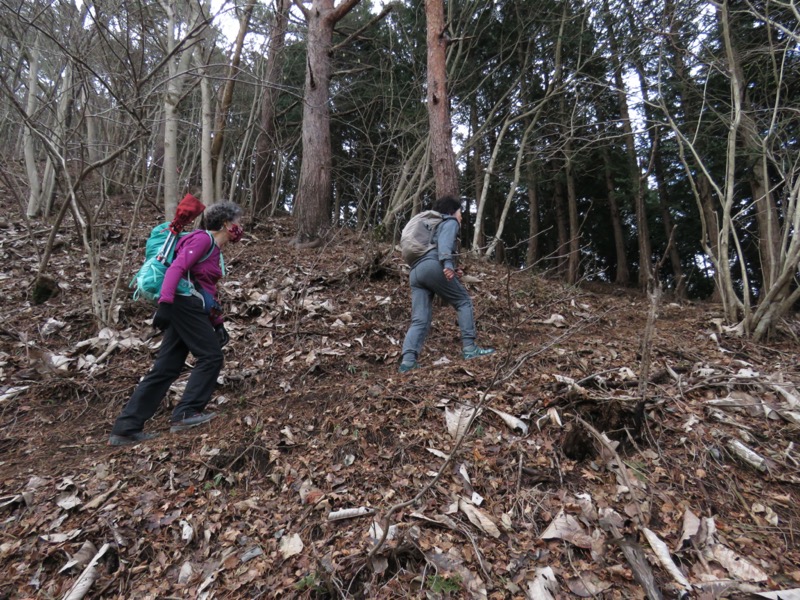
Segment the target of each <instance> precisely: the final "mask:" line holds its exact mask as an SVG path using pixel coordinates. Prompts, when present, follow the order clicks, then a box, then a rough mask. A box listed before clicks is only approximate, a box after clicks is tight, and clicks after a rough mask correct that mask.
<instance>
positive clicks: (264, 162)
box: [253, 0, 292, 214]
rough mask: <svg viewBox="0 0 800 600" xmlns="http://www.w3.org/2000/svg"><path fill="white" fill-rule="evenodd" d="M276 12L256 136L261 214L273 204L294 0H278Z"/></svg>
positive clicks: (256, 193)
mask: <svg viewBox="0 0 800 600" xmlns="http://www.w3.org/2000/svg"><path fill="white" fill-rule="evenodd" d="M275 4H276V6H275V15H274V20H273V23H272V28H271V30H270V34H269V47H268V50H267V71H266V73H265V74H264V85H263V91H262V97H261V130H260V131H259V135H258V138H257V139H256V154H255V169H256V174H255V178H254V180H253V204H254V208H255V211H254V212H255V213H256V214H259V213H261V212H262V211H264V210H266V209H267V207H269V206H270V205H272V203H273V199H272V181H273V178H274V169H275V167H276V165H275V160H276V157H275V153H276V142H275V107H276V105H277V102H278V91H279V84H280V80H281V73H282V71H283V56H284V52H283V50H284V39H285V37H286V27H287V24H288V22H289V7H291V5H292V2H291V0H276V2H275Z"/></svg>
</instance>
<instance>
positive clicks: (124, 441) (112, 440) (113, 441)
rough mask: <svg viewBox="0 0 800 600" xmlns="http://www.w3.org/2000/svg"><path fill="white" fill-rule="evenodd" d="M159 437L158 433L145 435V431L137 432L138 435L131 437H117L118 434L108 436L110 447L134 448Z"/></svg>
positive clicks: (133, 434) (131, 435) (134, 434)
mask: <svg viewBox="0 0 800 600" xmlns="http://www.w3.org/2000/svg"><path fill="white" fill-rule="evenodd" d="M157 437H158V434H157V433H145V432H144V431H137V432H136V433H132V434H130V435H117V434H116V433H112V434H111V435H110V436H108V445H109V446H133V445H134V444H138V443H139V442H146V441H147V440H152V439H155V438H157Z"/></svg>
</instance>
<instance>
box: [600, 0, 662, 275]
mask: <svg viewBox="0 0 800 600" xmlns="http://www.w3.org/2000/svg"><path fill="white" fill-rule="evenodd" d="M603 10H604V17H605V19H606V28H607V29H608V40H609V45H610V47H611V62H612V66H613V69H614V85H615V86H616V89H617V104H618V106H619V112H620V118H621V121H622V132H623V139H624V141H625V150H626V153H627V157H628V171H629V173H630V179H631V184H632V186H633V189H632V193H633V207H634V211H635V213H636V235H637V239H638V240H639V288H640V289H642V290H646V289H647V284H648V282H649V280H650V277H651V274H652V270H653V265H652V250H651V246H650V231H649V227H648V224H647V213H646V211H645V202H644V189H645V186H644V183H643V181H642V173H641V169H640V168H639V159H638V158H637V156H636V140H635V139H634V137H633V127H632V125H631V117H630V111H629V108H628V96H627V93H626V91H625V80H624V78H623V76H622V63H621V62H620V60H619V57H620V56H621V53H620V51H619V48H618V46H619V44H618V42H617V38H616V33H615V32H614V25H613V23H612V20H611V19H612V15H611V11H610V9H609V6H608V0H603Z"/></svg>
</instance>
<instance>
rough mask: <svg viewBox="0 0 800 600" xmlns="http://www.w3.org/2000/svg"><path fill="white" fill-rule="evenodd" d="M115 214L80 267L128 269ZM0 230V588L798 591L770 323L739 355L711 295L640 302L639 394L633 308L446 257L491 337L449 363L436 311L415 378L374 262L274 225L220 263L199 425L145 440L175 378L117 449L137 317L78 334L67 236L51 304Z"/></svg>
mask: <svg viewBox="0 0 800 600" xmlns="http://www.w3.org/2000/svg"><path fill="white" fill-rule="evenodd" d="M126 210H127V209H124V210H120V211H119V212H118V213H115V216H114V218H113V219H111V220H109V221H106V222H103V223H101V224H100V227H101V228H102V236H103V240H104V241H103V245H102V253H103V264H104V265H106V266H107V267H108V272H107V273H106V276H107V282H108V284H109V285H111V284H112V283H113V281H114V280H115V279H116V277H117V270H118V265H119V264H124V265H125V267H124V276H123V281H127V279H129V277H130V274H131V273H132V272H133V270H134V269H135V266H136V263H138V262H139V260H140V259H139V250H138V249H137V248H131V249H130V251H129V252H128V254H127V255H126V256H124V257H123V256H122V254H123V250H124V239H125V234H126V231H127V226H128V225H127V220H126V218H125V217H124V215H125V213H126ZM4 214H6V215H13V214H18V213H17V212H15V211H11V210H6V211H4ZM148 219H149V221H148V222H146V223H142V224H140V225H137V230H138V233H137V235H136V236H135V239H136V240H137V244H141V243H143V240H144V238H145V237H146V232H147V230H148V228H149V227H150V226H152V225H153V224H155V222H156V221H155V219H156V213H155V211H153V212H152V214H150V215H149V217H148ZM0 227H2V236H0V254H1V255H2V258H3V261H2V267H0V285H2V294H3V303H4V310H3V312H2V321H1V322H0V378H2V379H1V380H0V385H1V386H2V387H0V449H2V452H0V474H2V475H1V476H0V573H2V574H3V575H2V577H0V582H1V583H0V598H33V597H36V598H61V597H65V595H66V594H68V592H70V590H72V591H73V595H72V596H71V597H73V598H78V597H81V595H82V594H81V590H80V585H79V581H78V580H79V579H80V578H81V576H82V575H83V577H84V580H89V581H90V582H91V587H90V589H89V591H88V595H87V596H86V597H91V598H118V599H122V598H257V597H261V598H272V597H283V598H296V597H317V598H324V597H352V598H408V597H430V598H444V597H452V598H462V597H463V598H487V597H488V598H525V597H533V598H548V597H552V596H556V597H567V596H570V595H577V596H580V597H599V596H604V597H614V598H620V597H623V598H642V597H644V596H645V595H647V596H649V597H651V598H654V597H658V595H659V594H663V595H664V596H665V597H675V596H677V595H678V594H679V592H680V591H681V590H683V589H688V588H689V587H691V588H692V589H693V590H694V591H695V592H696V593H698V595H699V596H700V597H704V598H713V597H717V596H718V595H720V594H722V593H723V592H725V591H726V590H727V591H728V592H730V591H732V590H748V589H759V590H766V589H785V588H793V587H800V567H798V565H800V549H799V548H798V541H797V539H796V531H797V529H798V527H800V516H799V515H798V493H800V488H798V482H800V449H798V448H797V442H798V438H799V437H800V436H799V435H798V432H799V431H800V429H799V428H798V425H800V393H798V391H797V386H798V385H799V384H800V373H798V369H797V341H796V337H792V336H793V335H795V336H796V333H797V330H798V323H797V321H796V320H794V321H792V322H788V323H786V328H785V330H784V331H783V332H781V333H780V334H779V337H777V338H776V339H774V340H773V341H772V342H771V344H770V345H768V346H767V345H758V346H756V345H753V344H750V343H748V342H746V341H742V340H740V339H736V338H731V337H726V336H725V335H724V334H723V331H722V329H721V327H720V324H719V323H720V322H719V321H718V320H717V318H718V317H719V312H718V307H716V306H714V305H706V304H682V305H678V304H675V303H672V302H671V301H670V299H669V298H664V299H663V301H662V303H661V305H660V307H659V310H658V313H657V317H656V318H655V321H654V322H653V323H654V329H653V332H652V337H651V342H650V344H649V351H650V352H649V354H650V359H649V360H647V358H646V356H647V353H645V361H644V363H645V366H646V367H647V370H648V373H649V374H648V377H647V381H646V382H645V383H646V384H647V385H646V386H645V385H642V384H641V383H640V382H639V373H640V372H641V371H640V370H641V368H642V364H643V363H642V352H641V350H642V339H643V336H644V335H645V332H646V329H647V324H648V315H649V314H650V311H651V304H650V301H649V300H648V298H647V297H644V296H641V295H638V294H636V293H634V292H631V291H630V290H621V289H616V288H612V287H592V286H583V287H577V288H572V287H570V288H568V287H564V286H562V285H561V284H559V283H557V282H554V281H550V280H547V279H543V278H539V277H538V276H535V275H533V274H531V273H530V272H512V271H509V270H507V269H505V268H504V267H501V266H497V265H493V264H488V263H484V262H470V261H467V265H466V267H467V273H468V275H469V281H470V283H468V287H469V288H470V290H471V293H472V294H473V298H474V301H475V308H476V316H477V320H478V327H479V337H480V340H481V342H483V343H485V344H487V345H491V346H493V347H495V348H497V350H498V352H497V354H496V355H495V356H492V357H490V358H486V359H481V360H476V361H469V362H465V361H462V360H461V359H460V355H459V343H458V339H457V337H458V328H457V326H456V324H455V322H454V321H455V315H454V312H453V311H452V310H451V309H449V308H447V307H437V309H436V312H435V315H434V326H433V329H432V333H431V336H430V337H429V340H428V342H427V345H426V348H425V354H424V357H423V362H424V368H422V369H420V370H417V371H413V372H411V373H409V374H405V375H400V374H399V373H397V364H398V361H399V349H400V343H401V342H402V338H403V335H404V333H405V328H406V326H407V324H408V318H409V313H410V302H409V292H408V287H407V282H406V275H405V272H404V269H403V267H402V265H401V262H400V259H399V253H397V252H394V251H392V248H391V247H390V246H388V245H386V244H382V243H378V242H374V241H371V240H369V239H367V238H359V237H357V236H355V234H353V233H352V232H348V231H337V232H335V233H334V234H332V236H331V238H330V240H329V242H328V243H327V244H326V245H325V246H324V247H322V248H319V249H316V250H311V251H297V250H294V249H292V247H291V246H290V245H289V244H288V243H287V242H288V241H289V240H290V239H291V238H292V236H293V235H294V230H293V225H292V222H291V221H290V220H288V219H286V220H281V219H277V220H273V221H269V222H266V223H262V224H260V225H258V226H251V227H249V229H248V231H247V234H246V238H245V240H244V241H243V242H242V243H241V244H240V245H238V246H235V247H231V248H230V249H229V250H228V251H226V262H227V266H228V269H229V276H228V277H227V279H226V280H225V283H224V289H223V292H222V295H223V298H224V300H225V304H226V306H227V308H228V311H229V326H228V328H229V331H230V333H231V337H232V342H231V343H230V345H229V346H228V348H227V349H226V364H225V366H224V368H223V372H222V375H221V377H220V381H219V384H220V385H219V388H218V390H217V392H216V394H215V399H214V400H213V403H212V407H213V409H214V410H216V411H218V412H219V418H217V419H216V420H215V421H213V422H212V424H211V426H210V427H206V428H198V429H195V430H192V431H188V432H184V433H180V434H169V433H168V404H171V403H174V402H175V400H176V397H177V395H178V394H179V392H180V389H181V385H182V382H185V375H184V376H183V377H182V378H181V379H180V380H179V381H178V383H176V385H175V386H174V391H173V392H171V393H170V396H169V398H168V402H166V403H165V405H164V407H163V410H162V411H161V412H159V414H157V416H156V417H155V418H154V419H153V421H152V422H151V423H150V424H149V429H150V430H155V431H160V432H162V436H161V437H160V438H158V439H156V440H153V441H150V442H147V443H144V444H141V445H140V446H137V447H134V448H123V449H119V448H111V447H109V446H107V445H106V440H107V436H108V433H109V430H110V426H111V423H112V421H113V419H114V418H115V416H116V415H117V413H118V411H119V410H120V408H121V407H122V405H123V404H124V403H125V401H126V400H127V398H128V396H129V394H130V392H131V390H132V389H133V387H134V385H135V384H136V382H137V381H138V379H139V378H140V377H141V376H142V375H143V374H144V373H145V371H146V370H147V369H148V368H149V366H150V364H151V361H152V358H153V356H154V353H155V351H156V349H157V345H158V343H159V340H160V337H159V336H155V335H153V332H152V331H151V330H150V328H149V317H150V314H151V310H150V309H149V308H148V307H147V306H146V305H144V304H142V303H137V302H133V301H132V300H131V299H130V298H128V297H127V295H126V294H123V297H124V301H122V302H121V304H120V309H119V310H118V311H114V315H115V320H114V322H113V323H112V324H110V325H109V326H108V327H106V328H104V329H102V331H99V332H98V328H97V327H96V326H95V324H94V323H93V319H92V316H91V304H90V286H89V283H90V282H89V275H88V273H87V271H86V269H85V264H84V261H83V258H82V251H81V245H80V243H79V241H78V240H76V239H74V238H73V237H71V234H70V232H69V230H68V229H65V230H64V232H63V234H62V235H60V236H59V238H58V240H57V246H56V249H55V251H54V254H53V257H52V259H51V268H50V272H51V273H52V274H53V275H54V276H55V278H56V280H57V281H58V284H59V293H58V294H57V295H56V296H55V297H53V298H51V299H50V300H49V301H47V302H46V303H44V304H41V305H33V304H32V302H31V299H30V297H29V289H28V286H29V284H30V283H31V281H32V278H33V275H34V273H35V270H36V264H37V251H38V252H41V250H42V247H43V245H44V242H45V239H44V237H45V236H44V235H43V234H42V233H41V232H42V231H44V230H46V228H45V227H43V226H42V225H41V224H37V223H31V224H28V225H26V224H25V223H24V222H20V221H17V220H15V219H14V217H9V216H7V217H5V218H4V219H3V220H2V222H0ZM34 245H35V246H36V247H37V249H36V250H35V249H34ZM793 331H794V333H793ZM473 416H474V418H472V417H473ZM604 434H605V435H604ZM347 509H362V510H360V511H355V514H353V513H341V512H340V511H345V510H347ZM342 516H346V517H349V518H338V517H342ZM384 534H386V535H385V536H384ZM384 537H385V539H381V538H384ZM93 559H94V560H93ZM74 586H77V589H76V587H74ZM549 594H552V596H549Z"/></svg>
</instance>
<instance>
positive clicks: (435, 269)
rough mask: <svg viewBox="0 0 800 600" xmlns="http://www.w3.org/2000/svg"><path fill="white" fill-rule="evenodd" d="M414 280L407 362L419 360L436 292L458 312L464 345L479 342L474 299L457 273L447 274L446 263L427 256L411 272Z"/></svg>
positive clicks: (412, 281)
mask: <svg viewBox="0 0 800 600" xmlns="http://www.w3.org/2000/svg"><path fill="white" fill-rule="evenodd" d="M408 278H409V281H410V282H411V327H409V328H408V333H406V339H405V341H404V342H403V362H405V363H410V362H413V361H415V360H417V357H418V356H419V353H420V351H421V350H422V346H423V344H425V338H426V337H427V336H428V330H429V329H430V328H431V320H432V319H433V296H434V295H436V296H439V297H440V298H441V299H442V300H444V301H445V302H447V303H448V304H449V305H450V306H452V307H453V308H455V309H456V312H457V314H458V327H459V328H460V329H461V344H462V346H463V347H464V348H469V347H471V346H474V345H475V316H474V314H473V312H472V300H471V299H470V297H469V293H468V292H467V290H466V288H465V287H464V285H463V284H462V283H461V282H460V281H459V280H458V278H457V277H453V279H451V280H450V281H448V280H447V278H446V277H445V276H444V272H443V271H442V263H440V262H439V261H438V260H435V259H424V260H422V261H420V262H418V263H417V264H416V265H414V268H413V269H411V273H410V275H409V277H408Z"/></svg>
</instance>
